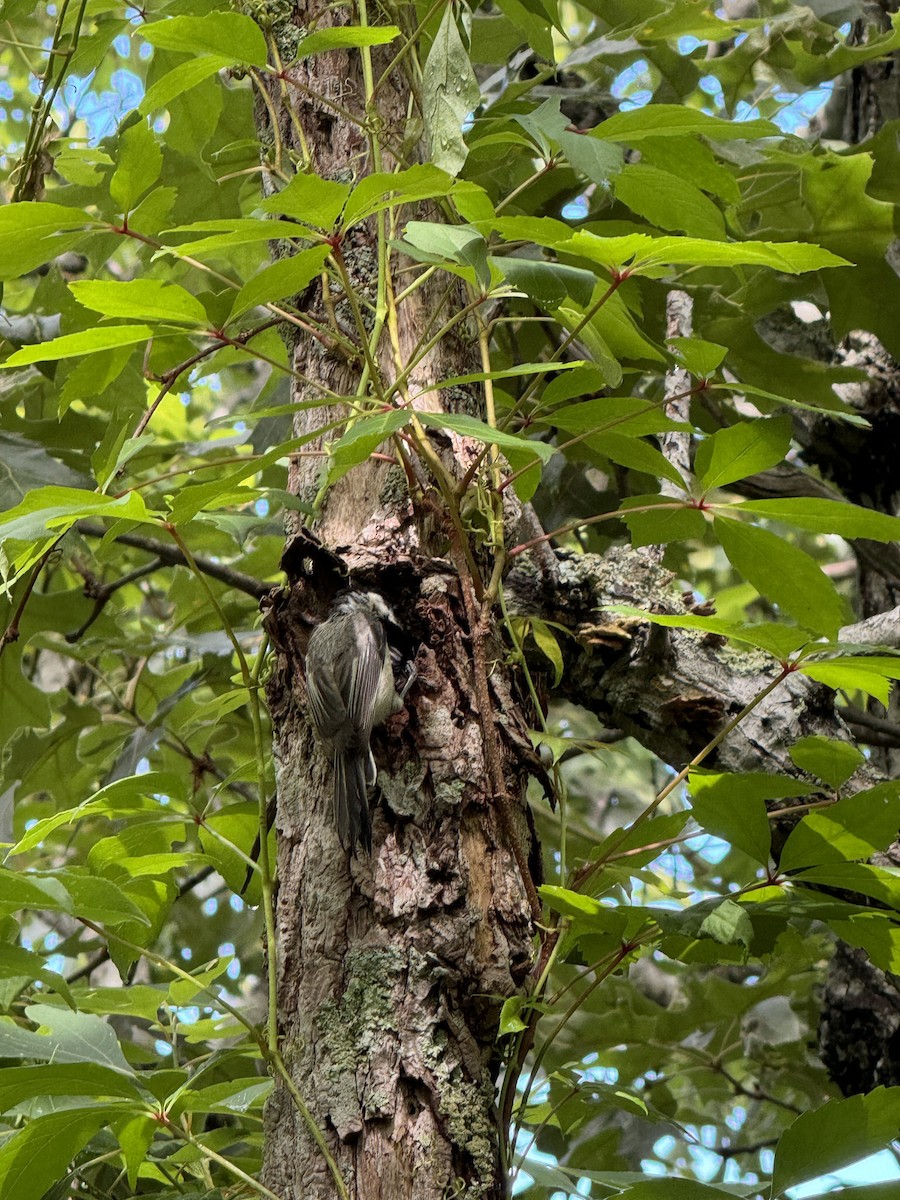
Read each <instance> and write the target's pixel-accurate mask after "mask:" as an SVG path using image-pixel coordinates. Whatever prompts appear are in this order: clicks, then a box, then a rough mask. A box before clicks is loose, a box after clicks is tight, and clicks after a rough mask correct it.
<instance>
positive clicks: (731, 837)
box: [690, 774, 814, 866]
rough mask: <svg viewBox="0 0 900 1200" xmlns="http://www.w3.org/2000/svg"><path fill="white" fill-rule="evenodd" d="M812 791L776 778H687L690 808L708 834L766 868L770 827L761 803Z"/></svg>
mask: <svg viewBox="0 0 900 1200" xmlns="http://www.w3.org/2000/svg"><path fill="white" fill-rule="evenodd" d="M813 790H814V789H813V788H812V787H811V786H810V785H809V784H805V783H802V782H800V781H799V780H793V779H787V778H786V777H783V776H779V775H756V774H750V775H739V774H734V775H729V774H719V775H702V774H692V775H691V778H690V791H691V809H692V812H693V815H694V818H695V820H696V821H697V823H698V824H699V825H701V826H702V827H703V828H704V829H705V830H707V831H708V832H709V833H712V834H715V836H716V837H720V838H724V840H725V841H726V842H729V843H730V844H731V845H732V846H736V847H737V848H738V849H739V850H743V851H744V853H745V854H748V855H749V856H750V857H751V858H752V859H753V860H754V861H755V862H758V863H762V865H763V866H766V865H768V862H769V852H770V850H771V847H772V827H771V825H770V824H769V818H768V813H767V810H766V804H765V801H766V800H768V799H776V798H779V797H783V796H803V795H806V794H807V793H808V792H811V791H813Z"/></svg>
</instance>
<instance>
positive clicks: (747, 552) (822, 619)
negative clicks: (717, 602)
mask: <svg viewBox="0 0 900 1200" xmlns="http://www.w3.org/2000/svg"><path fill="white" fill-rule="evenodd" d="M715 530H716V533H717V535H718V538H719V542H720V543H721V546H722V549H723V550H724V551H725V553H726V554H727V555H728V558H729V561H730V562H731V564H732V566H733V567H734V568H735V570H736V571H738V572H739V573H740V575H741V576H742V577H743V578H744V579H746V580H747V581H748V582H749V583H752V584H753V586H754V587H755V588H756V589H757V591H758V592H759V593H760V595H763V596H767V597H768V598H769V599H770V600H772V601H773V602H774V603H775V604H777V605H778V606H779V607H780V608H781V609H783V610H784V611H785V612H786V613H789V614H790V615H791V616H792V617H793V618H794V619H795V620H796V621H797V622H798V623H799V624H800V625H802V626H803V627H804V628H806V629H810V630H812V631H813V632H815V633H819V634H824V635H825V636H826V637H833V636H835V635H836V634H837V631H838V630H839V629H840V627H841V626H842V625H844V624H846V621H847V615H848V614H847V605H846V601H845V600H844V599H843V598H842V597H841V596H840V595H839V594H838V593H837V592H836V591H835V589H834V585H833V584H832V582H831V580H830V579H829V578H828V577H827V576H826V575H825V574H824V573H823V572H822V570H821V568H820V567H819V566H818V564H817V563H816V562H815V560H814V559H812V558H810V556H809V555H808V554H806V553H805V552H804V551H803V550H800V549H799V548H798V547H797V546H792V545H790V544H789V543H788V542H786V541H785V540H784V539H783V538H780V537H777V536H776V535H775V534H774V533H770V532H769V530H768V529H759V528H758V527H757V526H754V525H747V524H744V523H743V522H738V521H728V520H724V519H722V518H720V517H716V519H715Z"/></svg>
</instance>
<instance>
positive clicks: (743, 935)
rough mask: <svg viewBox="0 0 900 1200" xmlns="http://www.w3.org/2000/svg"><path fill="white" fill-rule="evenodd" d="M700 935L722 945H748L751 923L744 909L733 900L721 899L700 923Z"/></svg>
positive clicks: (751, 937) (751, 936) (751, 932)
mask: <svg viewBox="0 0 900 1200" xmlns="http://www.w3.org/2000/svg"><path fill="white" fill-rule="evenodd" d="M699 933H700V935H701V937H710V938H712V939H713V941H715V942H721V943H722V944H723V945H724V946H733V945H735V944H739V945H741V946H748V947H749V945H750V943H751V941H752V940H753V923H752V922H751V920H750V917H749V916H748V915H747V912H746V910H745V909H743V908H741V906H740V904H738V903H737V902H736V901H734V900H723V901H722V903H721V904H719V905H718V906H717V907H716V908H715V909H713V911H712V912H711V913H710V914H709V916H708V917H706V918H705V919H704V920H703V922H702V924H701V925H700V929H699Z"/></svg>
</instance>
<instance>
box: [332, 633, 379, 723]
mask: <svg viewBox="0 0 900 1200" xmlns="http://www.w3.org/2000/svg"><path fill="white" fill-rule="evenodd" d="M347 620H349V621H352V623H353V633H354V637H353V644H354V645H355V648H356V653H355V654H354V655H353V656H352V658H349V659H348V660H346V661H342V662H341V663H340V664H339V669H338V679H337V683H338V687H339V688H340V691H341V695H342V696H343V697H344V702H345V704H346V707H347V717H348V720H349V723H350V724H351V725H352V727H353V730H354V732H355V733H356V734H357V735H358V737H359V738H360V741H361V742H365V744H366V745H368V741H369V735H370V734H371V732H372V718H373V715H374V712H375V696H376V694H377V692H378V684H379V681H380V679H381V673H382V670H383V668H384V653H385V636H384V629H383V628H382V625H381V622H380V621H370V620H368V619H367V618H366V617H365V616H364V615H363V614H362V613H352V614H350V615H348V617H347Z"/></svg>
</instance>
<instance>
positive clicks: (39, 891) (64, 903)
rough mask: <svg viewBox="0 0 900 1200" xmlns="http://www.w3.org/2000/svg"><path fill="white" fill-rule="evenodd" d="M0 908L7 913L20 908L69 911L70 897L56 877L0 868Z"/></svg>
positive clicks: (70, 906)
mask: <svg viewBox="0 0 900 1200" xmlns="http://www.w3.org/2000/svg"><path fill="white" fill-rule="evenodd" d="M0 908H2V909H3V911H4V912H7V913H9V912H16V911H17V910H18V909H20V908H32V909H41V908H46V909H49V910H51V911H56V912H70V911H71V908H72V898H71V896H69V894H68V892H67V891H66V889H65V888H64V887H63V886H62V884H61V883H59V881H58V880H56V879H53V878H44V877H41V876H39V875H32V874H31V873H22V872H16V871H8V870H6V869H5V868H0Z"/></svg>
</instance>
